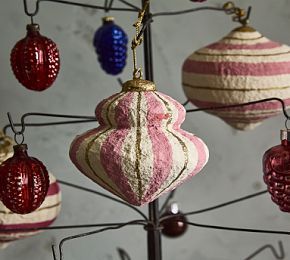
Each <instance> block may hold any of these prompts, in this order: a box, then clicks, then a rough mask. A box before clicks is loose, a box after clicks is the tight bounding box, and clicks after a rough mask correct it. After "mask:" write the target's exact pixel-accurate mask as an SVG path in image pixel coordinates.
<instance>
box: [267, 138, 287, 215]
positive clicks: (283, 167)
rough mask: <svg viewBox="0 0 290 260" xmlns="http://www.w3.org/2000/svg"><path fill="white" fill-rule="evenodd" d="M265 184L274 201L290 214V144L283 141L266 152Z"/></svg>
mask: <svg viewBox="0 0 290 260" xmlns="http://www.w3.org/2000/svg"><path fill="white" fill-rule="evenodd" d="M263 172H264V182H265V183H266V184H267V186H268V191H269V193H270V194H271V197H272V201H273V202H274V203H276V204H277V205H278V206H279V208H280V209H281V210H282V211H285V212H290V196H289V195H290V185H289V184H290V182H289V181H290V142H289V141H287V140H283V141H282V143H281V145H277V146H274V147H272V148H271V149H269V150H268V151H266V152H265V154H264V157H263Z"/></svg>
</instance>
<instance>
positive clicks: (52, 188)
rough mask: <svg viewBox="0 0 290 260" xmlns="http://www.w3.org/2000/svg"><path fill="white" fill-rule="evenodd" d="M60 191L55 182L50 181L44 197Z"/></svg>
mask: <svg viewBox="0 0 290 260" xmlns="http://www.w3.org/2000/svg"><path fill="white" fill-rule="evenodd" d="M59 192H60V188H59V185H58V183H57V182H54V183H51V184H50V185H49V188H48V192H47V195H46V197H48V196H53V195H56V194H58V193H59Z"/></svg>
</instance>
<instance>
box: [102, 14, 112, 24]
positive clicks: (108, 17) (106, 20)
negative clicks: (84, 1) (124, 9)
mask: <svg viewBox="0 0 290 260" xmlns="http://www.w3.org/2000/svg"><path fill="white" fill-rule="evenodd" d="M102 20H103V23H108V22H114V21H115V18H114V17H113V16H105V17H103V18H102Z"/></svg>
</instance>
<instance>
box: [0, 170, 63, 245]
mask: <svg viewBox="0 0 290 260" xmlns="http://www.w3.org/2000/svg"><path fill="white" fill-rule="evenodd" d="M49 179H50V186H49V189H48V193H47V195H46V198H45V200H44V202H43V203H42V205H41V206H40V207H39V208H38V209H37V210H36V211H34V212H32V213H29V214H26V215H20V214H16V213H13V212H11V211H10V210H9V209H7V208H6V207H5V206H4V204H3V203H2V202H0V249H1V248H5V247H7V246H8V245H9V244H10V243H12V242H13V241H16V240H18V239H22V238H26V237H30V236H33V235H36V234H38V233H39V232H40V231H20V232H14V231H13V232H9V233H7V232H4V231H3V230H7V229H24V228H43V227H47V226H49V225H51V224H52V223H53V222H54V220H55V219H56V218H57V216H58V215H59V213H60V208H61V191H60V188H59V185H58V183H57V181H56V179H55V177H54V176H53V175H52V174H51V173H50V174H49Z"/></svg>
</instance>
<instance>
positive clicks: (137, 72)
mask: <svg viewBox="0 0 290 260" xmlns="http://www.w3.org/2000/svg"><path fill="white" fill-rule="evenodd" d="M142 76H143V73H142V69H141V68H138V69H134V72H133V78H134V79H142Z"/></svg>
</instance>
